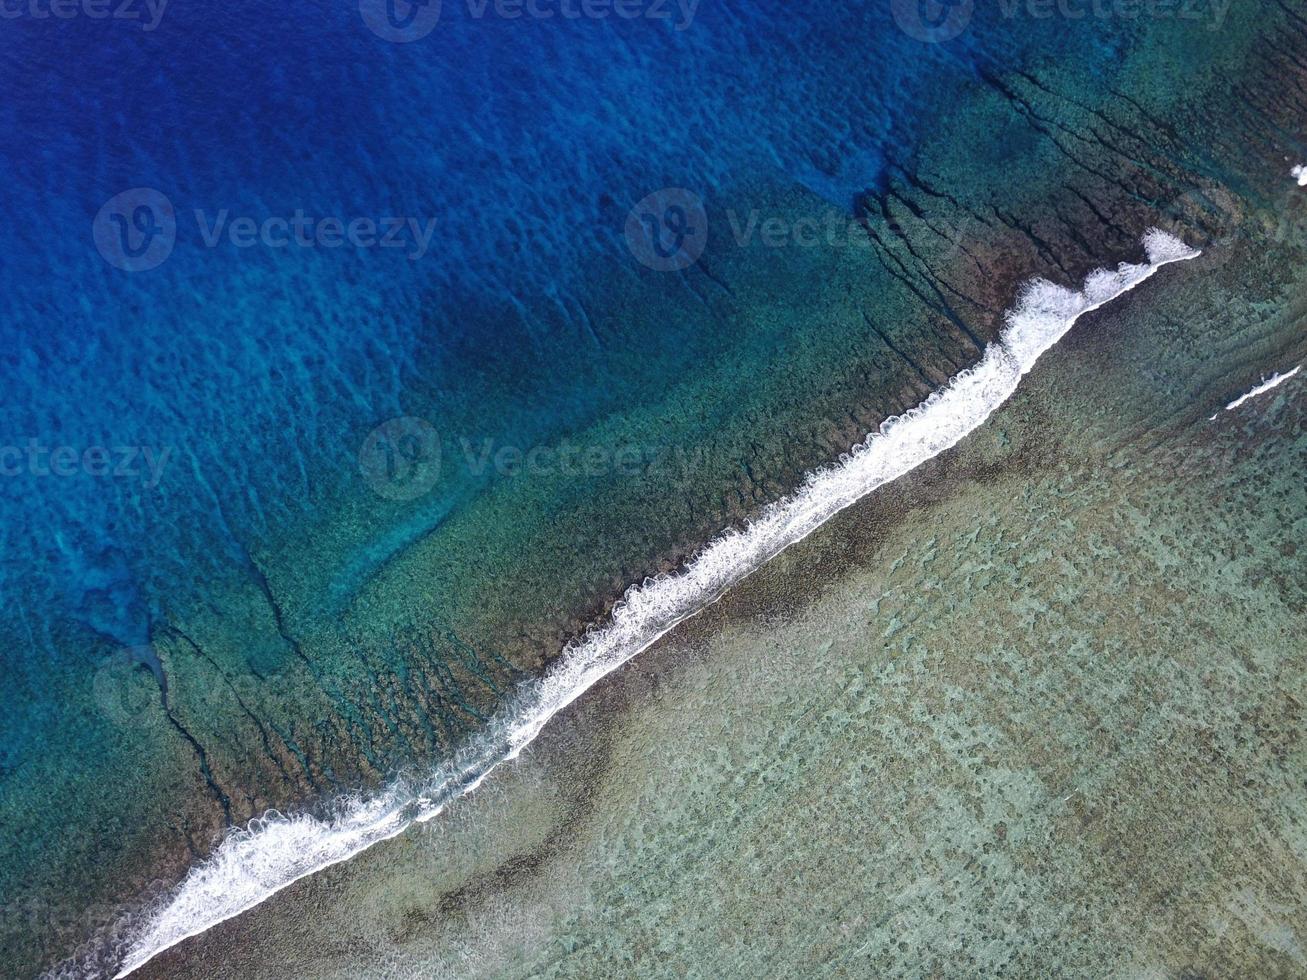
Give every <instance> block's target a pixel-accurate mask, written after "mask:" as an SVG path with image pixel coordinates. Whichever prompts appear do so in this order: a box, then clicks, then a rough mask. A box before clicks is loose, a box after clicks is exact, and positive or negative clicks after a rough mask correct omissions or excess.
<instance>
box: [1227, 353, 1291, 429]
mask: <svg viewBox="0 0 1307 980" xmlns="http://www.w3.org/2000/svg"><path fill="white" fill-rule="evenodd" d="M1301 370H1302V365H1301V364H1299V365H1298V366H1297V367H1296V368H1294V369H1293V370H1292V371H1286V372H1285V373H1284V374H1280V373H1279V372H1278V371H1277V372H1276V373H1275V374H1272V375H1271V376H1270V377H1269V378H1267V377H1266V376H1265V375H1263V376H1262V378H1263V380H1262V383H1261V384H1259V385H1257V386H1256V387H1255V388H1251V389H1249V390H1248V391H1245V392H1244V393H1243V394H1242V395H1240V396H1239V397H1238V398H1236V399H1235V400H1234V401H1232V402H1230V404H1228V405H1226V406H1225V410H1226V411H1227V412H1233V411H1234V410H1235V409H1236V408H1238V407H1239V406H1240V405H1242V404H1243V403H1244V402H1246V401H1249V400H1250V399H1253V398H1256V397H1257V396H1258V395H1264V394H1266V393H1267V392H1268V391H1270V390H1271V389H1272V388H1278V387H1279V386H1280V385H1282V384H1284V383H1285V382H1286V381H1288V380H1289V379H1290V378H1292V377H1293V376H1294V375H1295V374H1297V373H1298V372H1299V371H1301ZM1220 414H1221V413H1220V412H1217V413H1216V414H1215V415H1213V416H1212V417H1211V418H1209V419H1208V421H1209V422H1211V421H1213V420H1215V419H1216V418H1218V417H1219V416H1220Z"/></svg>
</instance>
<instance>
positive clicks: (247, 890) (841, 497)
mask: <svg viewBox="0 0 1307 980" xmlns="http://www.w3.org/2000/svg"><path fill="white" fill-rule="evenodd" d="M1143 246H1144V249H1145V252H1146V253H1147V261H1146V262H1144V263H1141V264H1138V265H1131V264H1125V263H1123V264H1121V265H1120V266H1118V267H1117V268H1116V269H1115V270H1106V269H1100V270H1098V271H1096V272H1094V273H1092V274H1091V275H1090V276H1089V277H1088V278H1087V279H1086V280H1085V283H1084V286H1083V288H1082V289H1081V290H1080V291H1079V292H1076V291H1073V290H1070V289H1066V288H1064V287H1061V286H1057V285H1054V284H1053V283H1051V282H1047V281H1045V280H1041V279H1036V280H1034V281H1032V282H1029V283H1027V284H1026V285H1025V286H1024V287H1023V288H1022V290H1021V293H1020V297H1019V299H1018V302H1017V304H1016V307H1015V308H1014V309H1013V310H1011V311H1010V312H1009V313H1008V315H1007V324H1006V326H1005V328H1004V330H1003V331H1002V334H1001V336H1000V339H999V340H998V341H997V342H996V343H993V344H991V345H989V346H988V347H987V348H986V349H985V352H984V355H983V356H982V358H981V360H980V362H979V363H978V364H976V365H975V366H974V367H972V368H969V369H968V370H966V371H963V372H962V373H960V374H958V375H957V376H956V377H954V378H953V379H952V380H951V381H950V382H949V383H948V384H947V385H945V386H944V387H943V388H941V389H940V390H939V391H936V392H935V393H934V394H932V395H931V396H930V397H929V398H927V399H926V400H925V401H924V402H923V403H922V404H921V405H919V406H917V407H916V408H914V409H912V410H911V411H909V412H907V413H905V414H904V415H900V416H896V417H894V418H891V419H889V420H887V421H886V422H885V423H884V424H883V425H881V427H880V429H879V430H878V431H877V432H874V433H872V434H871V435H869V436H868V437H867V439H866V440H865V441H864V442H862V443H861V444H859V445H858V446H857V447H855V448H854V449H853V450H852V451H851V452H849V453H848V454H847V455H845V456H843V457H841V458H840V460H839V462H838V463H836V464H834V465H832V466H830V467H829V468H826V469H822V470H818V471H816V472H814V473H812V474H810V475H809V476H808V477H807V479H806V481H805V482H804V483H803V485H802V487H800V489H799V490H798V491H797V492H796V493H794V494H793V495H792V496H790V497H787V498H786V499H784V500H781V501H779V502H777V503H775V504H773V505H771V506H769V507H767V508H766V509H765V510H764V511H763V512H762V514H761V515H760V516H759V517H758V519H757V520H756V521H754V522H752V523H751V524H749V525H748V526H747V527H745V528H744V529H742V530H736V529H732V530H728V531H726V532H725V533H724V534H722V535H721V536H720V537H718V538H717V539H716V540H714V541H713V542H712V543H711V544H709V545H708V546H707V547H706V548H705V549H704V550H703V551H702V552H701V553H700V554H699V555H698V557H697V558H696V559H694V561H692V562H691V563H690V564H689V565H688V566H686V567H685V568H684V569H682V570H681V571H679V572H677V573H674V574H671V575H667V576H662V577H659V578H655V579H647V580H646V581H645V582H644V583H642V584H641V585H638V586H634V587H632V588H631V589H629V590H628V591H627V593H626V595H625V596H624V597H623V599H622V601H621V602H620V603H618V605H617V606H616V607H615V608H614V610H613V613H612V617H611V619H610V620H609V621H608V622H607V623H606V624H604V625H603V626H601V627H599V628H596V629H595V630H593V631H592V632H590V633H589V634H587V635H586V636H585V637H584V638H582V639H581V640H579V641H578V642H576V643H574V644H572V645H570V646H569V647H568V648H567V649H566V650H565V651H563V653H562V654H561V656H560V657H559V658H558V660H557V661H556V662H555V663H554V665H553V666H552V667H551V668H550V669H549V670H548V671H547V672H546V673H545V675H544V676H543V677H542V678H541V679H540V680H539V681H537V682H534V683H533V684H531V685H529V686H528V687H526V688H525V689H524V690H523V691H522V693H521V694H520V696H519V698H518V699H517V700H516V701H515V702H514V703H513V704H512V705H510V706H509V707H508V708H507V709H506V710H504V711H503V712H501V713H500V714H499V715H497V716H496V717H495V719H494V720H493V721H492V723H491V724H490V726H489V727H488V729H487V731H486V732H485V733H484V735H482V736H479V737H478V738H476V739H475V740H474V742H473V743H472V744H470V745H469V746H467V748H466V749H465V750H464V751H463V752H462V753H461V754H460V755H459V757H458V758H456V759H455V760H454V761H453V762H452V763H451V764H450V765H448V766H445V767H443V768H441V769H440V770H439V771H437V772H435V773H433V774H432V775H431V776H430V778H428V779H425V780H422V781H420V782H414V781H402V782H398V783H396V784H394V785H392V786H391V787H390V788H389V789H387V790H386V791H385V792H384V793H381V794H380V795H378V796H375V797H372V798H367V799H354V800H346V801H342V802H341V803H340V805H338V807H337V809H336V814H335V816H333V817H331V818H320V817H315V816H310V815H298V816H282V815H280V814H269V815H268V816H267V817H265V818H264V819H263V820H258V821H253V822H252V823H251V824H250V826H249V827H247V828H245V829H243V830H240V831H237V832H234V833H232V834H231V835H230V836H228V837H227V839H226V840H224V841H223V842H222V844H221V845H220V846H219V847H218V849H217V850H216V851H215V853H214V854H213V855H212V857H210V858H209V859H208V860H206V861H204V862H202V863H201V864H199V865H197V866H196V867H194V868H193V869H192V870H191V871H190V873H189V874H187V876H186V878H185V879H184V880H183V881H182V882H181V884H179V885H178V886H177V888H176V889H175V890H174V891H173V892H172V893H171V895H169V896H168V897H167V898H166V900H164V901H163V902H161V903H159V904H158V905H157V906H156V907H154V908H153V909H152V910H150V911H149V912H148V913H146V914H144V915H143V916H142V917H141V919H140V921H139V922H138V923H136V924H134V925H133V927H132V928H130V929H129V930H128V933H127V934H128V935H129V936H130V937H132V938H130V939H128V940H126V941H125V942H124V943H122V945H121V946H120V949H119V951H118V952H115V953H114V954H112V960H113V962H114V966H113V967H111V968H110V969H117V971H118V972H117V973H116V974H115V977H116V978H119V977H125V976H127V975H128V974H129V973H131V972H132V971H133V970H135V969H136V968H138V967H139V966H141V965H142V964H144V963H146V962H147V961H148V960H150V959H152V958H153V957H154V956H157V955H158V954H159V953H161V952H163V951H164V950H166V949H168V948H169V947H172V946H175V945H176V944H177V943H180V942H182V941H183V940H185V939H187V938H189V937H191V936H195V935H198V934H199V933H201V932H204V931H205V930H207V929H209V928H211V927H213V926H215V925H217V924H218V923H220V922H223V921H225V920H227V919H230V918H232V917H233V916H236V915H239V914H240V913H242V912H244V911H246V910H247V909H250V908H252V907H254V906H255V905H258V904H259V903H260V902H262V901H264V900H266V899H267V898H269V897H270V896H272V895H274V894H276V893H277V892H278V891H280V890H282V889H283V888H286V887H287V886H288V885H290V884H292V883H294V882H295V881H298V880H299V879H301V878H303V877H305V876H307V875H310V874H313V873H314V872H316V871H320V870H321V869H323V868H326V867H328V866H330V865H333V864H337V863H339V862H341V861H345V860H347V859H349V858H350V857H353V856H354V855H356V854H358V853H359V852H360V851H363V850H364V849H366V848H368V847H371V846H372V845H373V844H376V843H378V842H380V841H383V840H386V839H388V838H391V837H394V836H395V835H397V834H399V833H401V832H402V831H403V830H404V829H405V828H406V827H409V826H411V825H412V824H414V823H418V822H423V821H426V820H430V819H431V818H433V817H435V816H436V815H437V814H438V813H440V812H441V810H442V809H444V807H445V806H447V805H448V804H449V803H450V802H452V801H453V800H455V799H457V798H458V797H460V796H463V795H465V794H467V793H469V792H471V791H472V790H473V789H475V788H476V787H477V786H478V785H479V784H480V783H481V782H482V781H483V780H484V779H485V778H486V777H487V776H488V775H489V774H490V773H491V772H492V771H493V770H494V769H495V767H496V766H498V765H499V764H501V763H502V762H504V761H506V760H509V759H513V758H516V757H517V755H518V754H519V753H521V751H522V750H523V749H524V748H526V746H527V745H529V744H530V743H531V742H532V740H534V739H535V737H536V736H537V735H538V734H539V733H540V731H541V729H543V728H544V726H545V725H546V724H547V723H548V722H549V720H550V719H551V718H553V717H554V716H555V715H557V714H558V713H559V712H560V711H561V710H563V709H564V708H565V707H567V706H568V705H569V704H571V703H572V702H573V701H575V700H576V699H577V698H578V697H580V696H581V695H582V694H583V693H584V692H585V691H586V690H588V689H589V688H590V687H592V686H593V685H594V684H595V683H596V682H597V681H598V680H599V679H600V678H602V677H604V676H605V675H606V674H608V673H610V672H612V671H613V670H616V669H617V668H618V667H620V666H621V665H622V664H624V663H626V662H627V661H628V660H630V659H631V658H632V657H634V656H636V655H637V654H639V653H640V652H642V651H643V650H645V649H647V648H648V647H649V646H650V645H652V644H653V643H654V642H655V641H656V640H657V639H658V638H659V637H661V636H662V635H663V634H664V633H666V632H667V631H668V630H670V629H671V628H672V627H674V626H675V625H677V624H678V623H680V622H682V621H684V620H685V619H687V618H688V617H690V616H692V615H694V614H695V613H696V612H698V611H699V610H701V609H703V608H704V607H705V606H707V605H709V604H711V603H712V602H714V601H716V600H717V599H718V598H719V597H720V596H721V595H722V593H723V592H725V591H726V590H727V589H728V588H730V587H731V586H732V585H735V584H736V583H738V582H739V581H740V580H741V579H743V578H744V577H745V576H747V575H749V574H750V573H751V572H753V571H754V570H755V569H757V568H758V567H759V566H760V565H762V564H763V563H764V562H766V561H767V560H768V559H770V558H772V557H773V556H775V555H776V554H777V553H778V552H780V551H782V550H783V549H785V548H787V547H789V546H790V545H792V544H794V543H795V542H797V541H800V540H802V539H803V538H805V537H806V536H807V535H809V534H811V533H812V532H813V531H814V530H816V529H817V528H818V527H820V526H821V525H822V524H823V523H825V522H826V521H827V520H829V519H830V518H831V517H832V516H833V515H835V514H836V513H838V512H839V511H841V510H843V509H844V508H846V507H848V506H849V505H850V504H852V503H854V502H855V501H857V500H858V499H860V498H861V497H864V496H866V495H867V494H868V493H870V492H872V491H873V490H875V489H876V488H877V487H880V486H883V485H884V484H886V483H889V482H890V481H892V480H895V479H897V478H898V477H900V476H902V475H903V474H905V473H907V472H909V471H910V470H912V469H914V468H915V467H917V466H919V465H921V464H922V463H924V462H925V461H926V460H928V459H931V458H932V457H934V456H937V455H939V454H940V453H942V452H944V451H945V450H946V449H949V448H950V447H952V446H954V445H956V444H957V443H958V442H959V441H961V439H962V438H963V437H964V436H966V435H967V434H968V433H970V432H972V431H973V430H975V429H976V428H978V427H979V426H980V425H981V424H982V423H983V422H984V421H985V419H987V418H988V417H989V416H990V415H991V414H992V413H993V412H994V410H995V409H997V408H998V407H999V406H1000V405H1002V404H1003V403H1004V402H1005V401H1007V399H1008V398H1009V397H1010V396H1011V395H1012V393H1013V392H1014V391H1016V388H1017V385H1018V384H1019V383H1020V381H1021V378H1022V376H1023V375H1025V374H1026V373H1027V372H1028V371H1029V370H1030V369H1031V368H1032V367H1033V366H1034V364H1035V361H1036V360H1037V359H1038V358H1039V356H1040V355H1041V354H1043V353H1044V351H1046V350H1048V349H1049V348H1050V347H1052V346H1053V345H1054V344H1055V343H1057V342H1058V340H1060V339H1061V338H1062V336H1063V335H1064V334H1065V333H1066V332H1067V331H1068V330H1070V329H1071V326H1072V325H1073V324H1074V323H1075V322H1076V320H1077V319H1079V318H1080V317H1081V316H1082V315H1084V314H1085V313H1088V312H1090V311H1091V310H1095V309H1097V308H1098V307H1100V306H1102V305H1103V304H1105V303H1107V302H1109V301H1111V300H1113V299H1115V298H1116V297H1118V296H1120V295H1122V294H1123V293H1125V292H1127V291H1128V290H1130V289H1133V288H1134V287H1135V286H1137V285H1139V284H1140V283H1141V282H1143V281H1144V280H1146V279H1148V278H1149V277H1150V276H1151V275H1152V274H1153V273H1154V272H1156V271H1157V269H1159V268H1160V267H1162V266H1163V265H1166V264H1168V263H1170V262H1178V261H1182V260H1185V259H1192V258H1194V257H1196V256H1197V255H1198V254H1199V253H1198V252H1197V251H1195V250H1194V249H1191V248H1189V247H1188V246H1186V245H1185V244H1184V243H1183V242H1181V241H1180V240H1179V239H1176V238H1174V237H1172V236H1171V235H1168V234H1166V233H1165V232H1162V231H1159V230H1157V229H1153V230H1151V231H1149V232H1148V233H1147V234H1146V235H1145V236H1144V238H1143ZM83 962H85V961H83ZM100 974H101V970H100V969H99V968H88V967H85V966H78V965H76V964H66V965H65V966H64V967H63V968H61V969H60V970H58V971H56V973H55V974H54V975H56V976H63V977H68V976H98V975H100Z"/></svg>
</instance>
